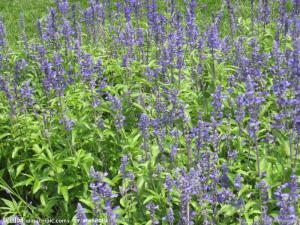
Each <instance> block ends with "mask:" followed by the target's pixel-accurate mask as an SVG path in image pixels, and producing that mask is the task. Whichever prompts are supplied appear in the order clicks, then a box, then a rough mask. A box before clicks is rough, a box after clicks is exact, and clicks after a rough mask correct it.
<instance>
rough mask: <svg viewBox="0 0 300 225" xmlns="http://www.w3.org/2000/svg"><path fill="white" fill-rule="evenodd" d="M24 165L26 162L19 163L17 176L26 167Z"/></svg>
mask: <svg viewBox="0 0 300 225" xmlns="http://www.w3.org/2000/svg"><path fill="white" fill-rule="evenodd" d="M24 166H25V163H21V164H20V165H18V167H17V170H16V176H19V174H20V173H21V172H22V170H23V169H24Z"/></svg>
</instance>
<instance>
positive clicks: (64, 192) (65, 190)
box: [60, 186, 69, 202]
mask: <svg viewBox="0 0 300 225" xmlns="http://www.w3.org/2000/svg"><path fill="white" fill-rule="evenodd" d="M60 191H61V193H62V195H63V197H64V200H65V201H66V202H69V191H68V187H66V186H62V187H61V188H60Z"/></svg>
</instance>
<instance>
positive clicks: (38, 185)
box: [32, 180, 41, 194]
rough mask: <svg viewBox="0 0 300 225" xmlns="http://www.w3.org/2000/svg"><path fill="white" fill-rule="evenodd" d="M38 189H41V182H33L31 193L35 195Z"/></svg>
mask: <svg viewBox="0 0 300 225" xmlns="http://www.w3.org/2000/svg"><path fill="white" fill-rule="evenodd" d="M40 188H41V182H40V181H39V180H35V181H34V184H33V187H32V193H33V194H35V193H36V192H38V190H40Z"/></svg>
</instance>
